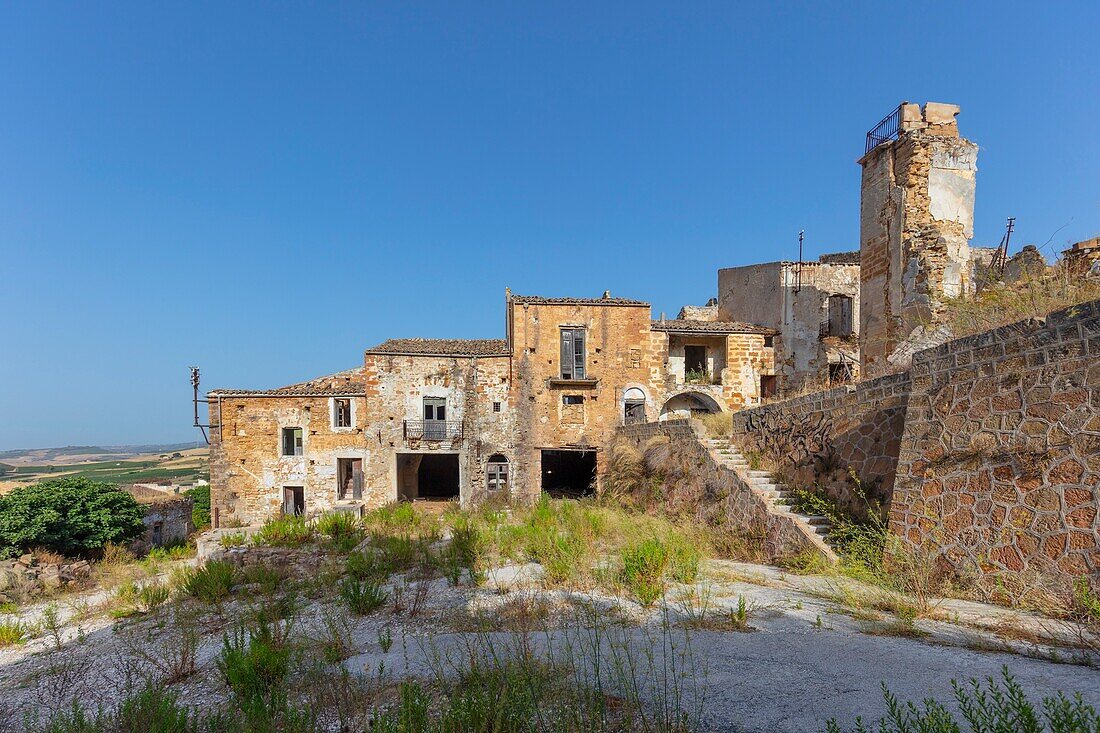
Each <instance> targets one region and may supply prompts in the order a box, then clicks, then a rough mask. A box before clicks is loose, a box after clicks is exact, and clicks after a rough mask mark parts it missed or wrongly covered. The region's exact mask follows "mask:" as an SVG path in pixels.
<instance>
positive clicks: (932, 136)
mask: <svg viewBox="0 0 1100 733" xmlns="http://www.w3.org/2000/svg"><path fill="white" fill-rule="evenodd" d="M958 114H959V108H958V107H957V106H955V105H952V104H940V103H938V102H928V103H927V104H925V105H924V107H923V108H922V107H921V106H920V105H918V104H909V103H908V102H903V103H902V104H901V105H899V106H898V108H897V109H896V110H895V111H894V112H892V113H891V114H890V115H888V116H887V117H886V118H885V119H884V120H883V121H882V122H880V123H879V125H878V126H876V127H875V128H874V129H873V130H871V131H870V132H868V133H867V148H866V153H865V154H864V156H863V158H861V159H860V161H859V164H860V165H861V166H862V167H863V180H862V186H861V196H860V233H859V249H860V262H861V271H860V355H861V361H862V365H863V367H864V368H866V367H869V366H873V365H876V364H879V365H881V364H882V362H884V361H885V360H886V359H887V357H889V356H890V354H891V353H893V352H894V350H895V349H896V348H897V347H898V345H899V344H901V343H903V342H904V341H906V340H907V339H909V338H911V337H916V336H917V335H918V334H919V333H920V331H919V330H918V329H920V328H921V327H925V328H928V327H933V328H934V327H935V325H936V323H937V322H938V321H939V315H940V313H941V311H942V308H943V303H942V299H943V297H944V296H948V297H950V296H957V295H961V294H963V293H965V292H968V291H969V289H970V288H971V275H970V272H971V268H970V246H969V244H968V240H969V239H970V238H971V237H972V236H973V235H974V184H975V174H976V171H977V158H978V146H977V145H976V144H974V143H973V142H971V141H969V140H966V139H964V138H962V137H960V136H959V128H958V124H957V122H956V120H955V117H956V115H958ZM914 332H916V333H914Z"/></svg>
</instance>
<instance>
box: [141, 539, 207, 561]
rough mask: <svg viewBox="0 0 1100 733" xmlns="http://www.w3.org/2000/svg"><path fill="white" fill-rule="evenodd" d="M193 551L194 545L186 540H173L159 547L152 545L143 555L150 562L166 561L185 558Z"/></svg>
mask: <svg viewBox="0 0 1100 733" xmlns="http://www.w3.org/2000/svg"><path fill="white" fill-rule="evenodd" d="M194 552H195V547H194V546H193V545H191V544H188V543H187V542H173V543H170V544H167V545H161V546H160V547H154V548H153V549H151V550H149V552H148V554H146V555H145V559H146V560H149V561H151V562H167V561H170V560H185V559H187V558H189V557H191V555H192V554H194Z"/></svg>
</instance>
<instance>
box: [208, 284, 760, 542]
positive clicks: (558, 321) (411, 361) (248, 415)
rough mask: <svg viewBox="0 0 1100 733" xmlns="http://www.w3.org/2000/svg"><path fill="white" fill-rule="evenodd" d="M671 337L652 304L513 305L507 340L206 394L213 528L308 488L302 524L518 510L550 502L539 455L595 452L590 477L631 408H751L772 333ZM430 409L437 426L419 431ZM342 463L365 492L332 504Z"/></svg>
mask: <svg viewBox="0 0 1100 733" xmlns="http://www.w3.org/2000/svg"><path fill="white" fill-rule="evenodd" d="M675 325H676V328H678V329H680V330H679V331H677V332H673V331H671V330H669V329H670V328H671V327H666V326H667V324H665V325H655V323H654V322H653V321H652V320H651V317H650V307H649V305H648V304H647V303H644V302H641V301H634V300H627V299H623V298H612V297H610V295H607V296H605V297H603V298H539V297H525V296H513V295H511V294H510V293H508V294H507V298H506V328H505V335H506V337H507V338H506V339H473V340H469V339H391V340H389V341H386V342H384V343H382V344H379V345H378V346H376V347H373V348H370V349H367V350H366V352H365V353H364V357H363V365H362V367H360V368H357V369H353V370H349V371H347V372H341V373H339V374H336V375H331V376H329V377H321V378H318V379H315V380H311V381H310V382H304V383H302V384H297V385H291V386H289V387H284V388H280V389H275V390H215V391H213V392H211V393H209V394H208V397H209V398H210V400H211V403H210V424H211V425H213V426H215V427H214V428H213V429H212V431H211V448H210V466H211V500H212V506H213V508H214V510H215V516H216V518H217V520H218V521H219V523H220V524H221V526H229V525H233V524H243V525H250V524H255V523H258V522H262V521H264V520H265V519H267V518H269V517H271V516H273V515H276V514H278V513H279V512H280V511H282V510H283V508H284V492H285V491H286V490H288V488H289V489H290V490H292V491H293V490H296V489H297V488H300V489H301V491H302V493H303V494H304V497H303V498H304V506H303V507H302V508H303V509H304V511H305V512H306V513H307V514H315V513H318V512H323V511H329V510H333V509H349V510H361V509H363V508H369V507H374V506H379V505H381V504H385V503H388V502H392V501H398V500H405V499H414V498H425V497H428V496H430V497H442V496H443V495H446V496H448V497H449V496H454V497H455V498H459V499H460V500H461V501H462V502H464V503H470V502H477V501H480V500H482V499H484V498H486V496H487V495H488V494H489V493H490V492H496V493H497V494H504V493H507V495H508V496H503V495H501V496H499V497H498V498H501V499H505V498H511V499H517V500H524V501H526V500H530V499H533V498H535V497H536V496H537V495H538V494H539V492H540V491H541V490H542V488H543V483H544V482H543V479H544V473H543V465H542V458H543V451H544V450H553V451H574V452H580V453H581V454H583V456H582V458H583V457H584V456H587V455H589V454H591V453H595V454H596V463H597V467H598V465H599V461H600V458H599V455H600V453H601V452H602V451H603V450H604V448H605V446H606V444H607V442H608V441H609V440H610V439H611V436H612V435H613V434H614V431H615V429H616V428H617V427H619V426H620V425H622V424H623V423H624V422H625V420H626V407H627V403H628V400H629V401H630V402H631V404H632V405H633V404H634V403H635V401H636V400H639V399H641V400H643V401H644V408H643V410H642V412H641V414H638V415H637V418H639V419H645V420H657V419H658V418H660V417H662V416H668V415H671V414H676V413H677V412H678V410H679V408H683V409H684V410H685V411H687V410H694V409H701V408H706V409H712V410H715V411H717V410H729V409H732V408H736V407H740V406H742V405H745V404H751V403H753V402H756V401H757V400H758V398H759V397H758V396H759V383H760V374H767V373H771V370H772V368H773V364H774V360H773V357H772V351H773V350H772V348H771V347H768V346H765V339H766V338H767V336H766V335H765V334H769V333H771V332H770V331H768V330H767V329H762V328H760V327H757V326H753V325H751V324H731V323H721V322H714V321H678V322H675ZM563 329H571V330H577V331H580V332H582V333H583V334H584V336H583V346H582V347H581V348H582V349H583V365H584V375H583V378H579V379H578V378H569V379H566V378H563V376H564V372H563V369H562V350H561V349H562V347H561V344H562V330H563ZM685 344H703V345H705V346H706V348H707V355H708V356H707V358H708V360H709V363H711V364H713V372H714V374H715V375H716V377H717V381H718V383H716V384H704V385H694V384H685V379H684V373H683V372H684V370H683V367H684V359H683V353H684V345H685ZM677 359H678V360H679V361H678V363H677ZM677 369H678V371H677ZM569 376H571V377H574V376H579V375H569ZM334 399H347V400H351V402H352V418H353V424H352V425H351V426H349V427H345V428H335V427H333V425H334V424H335V423H334V422H333V409H334V403H333V400H334ZM428 410H432V411H433V418H434V419H435V420H437V422H434V423H431V424H429V422H426V421H425V418H426V416H427V411H428ZM441 414H442V415H444V416H445V417H444V418H442V419H440V418H439V415H441ZM285 428H301V429H302V431H303V433H302V450H301V454H300V455H283V453H284V451H283V450H282V442H281V441H282V431H283V430H284V429H285ZM490 460H492V461H493V462H494V464H495V465H496V466H497V467H496V469H495V472H494V474H493V476H492V480H491V478H490V475H489V462H490ZM584 460H587V458H584ZM349 462H353V463H355V465H356V466H357V467H358V469H359V470H360V476H361V489H360V491H359V492H358V493H357V494H356V495H354V496H349V495H348V494H347V491H346V490H345V492H344V495H343V496H341V493H340V489H341V487H345V488H346V486H347V481H346V475H345V473H344V471H345V470H346V469H347V467H348V463H349ZM501 462H504V463H506V464H507V479H506V484H505V482H504V481H502V480H501V474H500V473H499V463H501ZM596 475H597V476H598V471H597V473H596ZM422 483H423V485H422ZM592 488H595V487H594V486H593V487H592ZM452 491H454V492H456V493H454V494H452V493H451V492H452Z"/></svg>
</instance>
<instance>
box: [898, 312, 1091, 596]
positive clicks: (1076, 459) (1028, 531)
mask: <svg viewBox="0 0 1100 733" xmlns="http://www.w3.org/2000/svg"><path fill="white" fill-rule="evenodd" d="M912 379H913V390H912V394H911V395H910V398H909V408H908V414H907V416H906V423H905V432H904V436H903V438H902V447H901V455H900V459H899V465H898V475H897V480H896V483H895V489H894V500H893V504H892V509H891V514H890V526H891V531H892V532H893V533H895V534H897V535H898V536H899V537H901V538H903V539H904V540H906V541H907V542H909V543H911V544H913V545H914V546H920V545H923V544H925V543H928V542H929V541H932V542H934V543H935V544H936V545H937V546H939V547H940V548H941V549H942V551H943V552H944V554H945V556H946V557H947V558H948V559H949V560H951V561H952V562H953V563H955V564H956V565H957V566H958V567H960V569H965V570H973V569H975V568H977V569H979V570H981V571H983V572H1006V571H1007V572H1019V571H1023V570H1030V571H1035V572H1040V573H1047V574H1055V575H1062V576H1065V577H1067V578H1068V579H1073V578H1075V577H1077V576H1082V575H1088V576H1090V577H1092V578H1093V580H1094V581H1098V580H1100V521H1098V516H1097V510H1098V508H1100V497H1098V495H1097V492H1098V491H1100V415H1098V414H1097V410H1096V407H1097V404H1098V403H1100V301H1094V302H1092V303H1082V304H1080V305H1077V306H1074V307H1072V308H1068V309H1066V310H1063V311H1058V312H1055V313H1051V314H1050V315H1049V316H1047V317H1046V318H1045V319H1043V320H1040V321H1025V322H1020V323H1016V324H1013V325H1011V326H1005V327H1003V328H999V329H995V330H993V331H989V332H986V333H981V334H977V335H974V336H968V337H966V338H962V339H957V340H955V341H951V342H950V343H947V344H944V345H943V346H940V347H938V348H935V349H929V350H927V351H924V352H920V353H918V354H917V355H916V356H915V357H914V359H913V365H912Z"/></svg>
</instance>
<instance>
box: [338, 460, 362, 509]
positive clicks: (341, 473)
mask: <svg viewBox="0 0 1100 733" xmlns="http://www.w3.org/2000/svg"><path fill="white" fill-rule="evenodd" d="M336 495H337V496H338V497H339V498H341V499H362V498H363V459H362V458H337V459H336Z"/></svg>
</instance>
